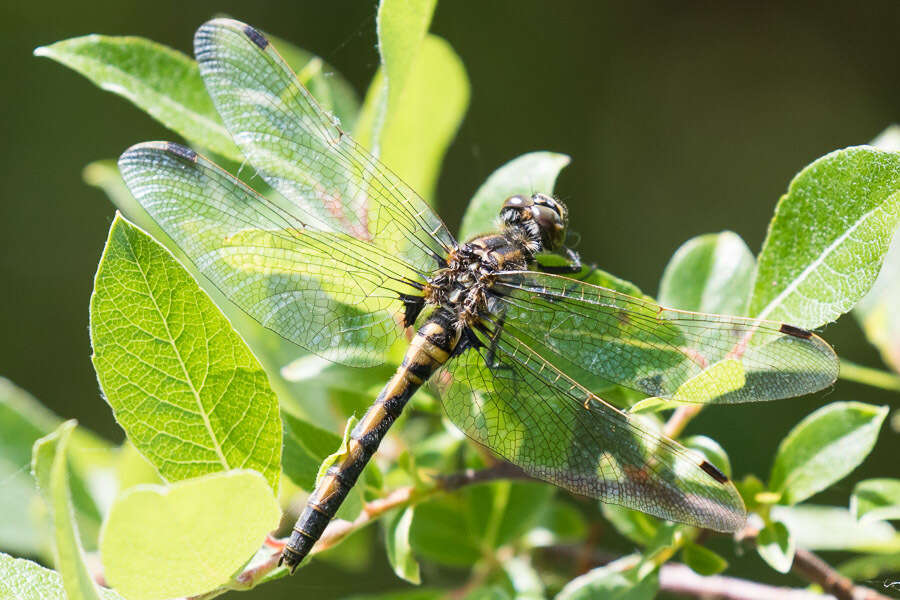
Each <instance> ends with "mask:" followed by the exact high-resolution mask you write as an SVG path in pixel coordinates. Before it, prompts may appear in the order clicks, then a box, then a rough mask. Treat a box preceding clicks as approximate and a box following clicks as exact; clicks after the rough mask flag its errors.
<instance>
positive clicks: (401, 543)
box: [385, 506, 422, 585]
mask: <svg viewBox="0 0 900 600" xmlns="http://www.w3.org/2000/svg"><path fill="white" fill-rule="evenodd" d="M413 512H414V509H413V508H412V507H411V506H410V507H407V508H405V509H403V510H398V511H396V513H395V514H394V515H393V517H391V519H390V520H389V521H388V522H387V527H386V532H385V533H386V536H387V539H386V544H387V556H388V561H389V562H390V563H391V567H392V568H393V569H394V573H396V574H397V577H399V578H401V579H405V580H406V581H408V582H410V583H414V584H416V585H419V584H420V583H422V577H421V575H420V574H419V563H417V562H416V559H415V557H413V553H412V547H411V546H410V545H409V528H410V526H411V525H412V520H413Z"/></svg>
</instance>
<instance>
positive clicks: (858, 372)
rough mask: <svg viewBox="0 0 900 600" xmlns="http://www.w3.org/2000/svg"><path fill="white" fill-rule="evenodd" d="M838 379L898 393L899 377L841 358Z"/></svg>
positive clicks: (899, 388) (899, 386)
mask: <svg viewBox="0 0 900 600" xmlns="http://www.w3.org/2000/svg"><path fill="white" fill-rule="evenodd" d="M840 378H841V379H844V380H847V381H855V382H856V383H862V384H865V385H870V386H872V387H877V388H881V389H883V390H890V391H893V392H900V375H896V374H894V373H889V372H887V371H882V370H880V369H873V368H872V367H864V366H862V365H858V364H856V363H854V362H850V361H849V360H845V359H843V358H842V359H841V374H840Z"/></svg>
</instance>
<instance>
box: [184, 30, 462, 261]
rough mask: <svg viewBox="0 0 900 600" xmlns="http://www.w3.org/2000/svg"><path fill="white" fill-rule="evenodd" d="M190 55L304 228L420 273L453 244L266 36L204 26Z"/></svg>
mask: <svg viewBox="0 0 900 600" xmlns="http://www.w3.org/2000/svg"><path fill="white" fill-rule="evenodd" d="M194 52H195V54H196V57H197V62H198V64H199V66H200V73H201V74H202V76H203V80H204V82H205V83H206V88H207V90H208V91H209V93H210V96H212V99H213V102H214V103H215V106H216V109H217V110H218V112H219V114H220V115H221V116H222V119H223V121H224V122H225V125H226V127H227V128H228V130H229V132H230V133H231V135H232V137H233V138H234V141H235V143H237V145H238V146H239V147H240V148H241V151H242V152H243V153H244V155H245V156H246V157H247V159H248V160H249V161H250V164H251V165H252V166H253V167H254V168H255V169H256V171H257V172H258V173H259V174H260V175H261V176H262V178H263V179H264V180H265V181H266V182H267V183H268V184H269V185H271V186H272V187H273V188H275V189H276V190H278V192H279V193H280V194H281V195H282V196H284V197H285V198H286V199H287V200H289V201H290V202H291V203H293V204H294V205H295V207H296V209H297V210H298V211H299V212H300V213H301V214H302V215H304V218H305V220H306V222H307V223H308V224H309V225H310V226H313V227H316V228H318V229H321V230H324V231H335V232H341V233H344V234H346V235H349V236H352V237H354V238H357V239H359V240H362V241H364V242H367V243H370V244H372V245H374V246H376V247H378V248H381V249H382V250H384V251H386V252H389V253H391V254H393V255H395V256H400V257H401V258H403V259H404V260H406V261H407V262H409V263H410V264H412V265H415V266H417V267H418V268H419V270H420V271H421V272H423V273H428V272H431V271H433V270H434V269H435V268H436V267H438V266H441V265H442V260H443V257H444V256H445V255H446V253H447V251H448V250H449V249H450V248H451V247H452V246H453V245H454V244H455V242H454V240H453V237H452V236H451V235H450V233H449V232H448V231H447V228H446V227H445V226H444V224H443V222H441V219H440V218H439V217H438V216H437V215H436V214H435V213H434V212H433V211H432V210H431V208H430V207H429V206H428V205H427V204H426V203H425V201H424V200H422V199H421V198H420V197H419V196H418V195H417V194H416V193H415V192H414V191H413V190H412V189H410V188H409V186H407V185H406V184H404V183H403V182H402V181H401V180H400V179H399V178H398V177H397V176H396V175H394V174H393V173H391V171H390V170H389V169H388V168H387V167H385V166H384V165H383V164H381V163H380V162H379V161H378V160H377V159H375V158H374V157H372V156H371V155H370V154H369V153H368V152H366V150H365V149H363V148H362V147H360V146H359V145H358V144H357V143H356V142H354V141H353V139H351V138H350V136H349V135H347V134H346V133H345V132H344V131H342V130H341V128H340V125H339V124H338V122H337V120H336V119H334V118H333V117H331V116H329V115H327V114H326V113H325V112H324V111H322V109H321V108H319V106H318V104H316V101H315V100H314V99H313V97H312V95H311V94H310V93H309V92H308V91H307V90H306V89H305V88H304V87H303V85H302V84H300V82H299V81H298V80H297V77H296V76H295V75H294V73H293V72H292V71H291V69H290V67H289V66H288V65H287V64H286V63H285V62H284V60H283V59H282V58H281V57H280V56H279V55H278V52H277V51H276V50H275V49H274V48H273V47H272V45H271V44H269V43H268V41H267V40H266V39H265V37H264V36H263V35H262V34H261V33H259V32H258V31H257V30H255V29H253V28H252V27H250V26H249V25H246V24H244V23H240V22H238V21H233V20H231V19H215V20H213V21H210V22H208V23H206V24H204V25H203V26H202V27H200V29H198V30H197V33H196V35H195V36H194Z"/></svg>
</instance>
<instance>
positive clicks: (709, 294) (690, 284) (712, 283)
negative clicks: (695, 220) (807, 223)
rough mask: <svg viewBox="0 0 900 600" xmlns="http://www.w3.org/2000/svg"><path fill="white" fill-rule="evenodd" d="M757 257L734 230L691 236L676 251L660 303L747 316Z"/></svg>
mask: <svg viewBox="0 0 900 600" xmlns="http://www.w3.org/2000/svg"><path fill="white" fill-rule="evenodd" d="M755 266H756V260H755V259H754V258H753V254H752V253H751V252H750V249H749V248H747V244H745V243H744V240H742V239H741V237H740V236H739V235H737V234H736V233H733V232H731V231H723V232H721V233H708V234H706V235H700V236H697V237H695V238H691V239H690V240H688V241H686V242H685V243H684V244H682V245H681V247H680V248H679V249H678V250H677V251H676V252H675V254H674V255H673V256H672V258H671V260H669V264H668V265H666V270H665V271H664V272H663V276H662V281H661V282H660V284H659V298H658V300H659V303H660V304H662V305H663V306H668V307H670V308H679V309H681V310H694V311H698V312H705V313H715V314H722V315H738V316H743V315H745V314H746V312H747V303H748V302H749V301H750V290H751V288H752V285H753V269H754V267H755Z"/></svg>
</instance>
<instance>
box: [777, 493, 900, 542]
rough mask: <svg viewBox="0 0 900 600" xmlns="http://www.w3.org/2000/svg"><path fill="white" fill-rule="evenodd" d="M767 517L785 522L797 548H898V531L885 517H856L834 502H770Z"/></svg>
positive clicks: (899, 537)
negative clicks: (817, 503) (786, 503)
mask: <svg viewBox="0 0 900 600" xmlns="http://www.w3.org/2000/svg"><path fill="white" fill-rule="evenodd" d="M771 517H772V519H773V520H777V521H781V522H782V523H784V524H785V525H787V528H788V530H789V531H790V532H791V535H792V536H793V537H794V538H795V539H796V542H797V547H798V548H805V549H806V550H852V551H855V552H878V553H893V552H900V535H898V534H897V532H896V531H895V530H894V528H893V527H892V526H891V524H890V523H888V522H887V521H866V522H860V521H857V520H856V519H855V518H854V517H853V515H852V514H851V513H850V511H849V510H847V509H846V508H839V507H837V506H818V505H814V504H802V505H800V506H773V507H772V512H771Z"/></svg>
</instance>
